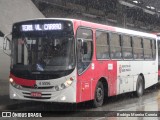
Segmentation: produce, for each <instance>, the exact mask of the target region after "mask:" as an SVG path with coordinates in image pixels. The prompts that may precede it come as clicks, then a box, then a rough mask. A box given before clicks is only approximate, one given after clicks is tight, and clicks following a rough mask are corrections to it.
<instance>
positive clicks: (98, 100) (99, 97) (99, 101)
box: [93, 81, 104, 107]
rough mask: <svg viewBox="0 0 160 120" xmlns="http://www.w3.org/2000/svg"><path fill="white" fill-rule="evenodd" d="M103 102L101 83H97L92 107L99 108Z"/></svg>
mask: <svg viewBox="0 0 160 120" xmlns="http://www.w3.org/2000/svg"><path fill="white" fill-rule="evenodd" d="M103 100H104V87H103V84H102V82H101V81H99V82H98V83H97V86H96V90H95V94H94V100H93V107H100V106H102V104H103Z"/></svg>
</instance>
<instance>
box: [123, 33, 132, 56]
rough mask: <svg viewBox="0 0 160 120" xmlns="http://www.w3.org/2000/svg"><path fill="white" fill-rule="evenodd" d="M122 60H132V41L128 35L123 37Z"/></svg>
mask: <svg viewBox="0 0 160 120" xmlns="http://www.w3.org/2000/svg"><path fill="white" fill-rule="evenodd" d="M122 38H123V48H122V52H123V58H124V59H132V57H133V54H132V39H131V37H130V36H128V35H123V36H122Z"/></svg>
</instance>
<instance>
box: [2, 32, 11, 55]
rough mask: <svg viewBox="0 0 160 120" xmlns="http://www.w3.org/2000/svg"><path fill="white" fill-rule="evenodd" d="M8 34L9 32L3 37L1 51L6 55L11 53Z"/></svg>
mask: <svg viewBox="0 0 160 120" xmlns="http://www.w3.org/2000/svg"><path fill="white" fill-rule="evenodd" d="M10 35H11V33H10V34H7V35H5V36H4V39H3V52H4V53H5V54H7V55H8V56H10V55H11V40H10V39H9V38H8V36H10Z"/></svg>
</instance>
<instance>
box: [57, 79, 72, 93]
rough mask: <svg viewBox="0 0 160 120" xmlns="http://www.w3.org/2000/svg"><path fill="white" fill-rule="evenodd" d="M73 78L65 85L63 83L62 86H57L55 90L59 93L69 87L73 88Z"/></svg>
mask: <svg viewBox="0 0 160 120" xmlns="http://www.w3.org/2000/svg"><path fill="white" fill-rule="evenodd" d="M73 80H74V79H73V78H72V77H70V78H69V79H68V80H66V81H65V82H64V83H62V84H61V85H57V86H55V90H56V91H59V90H62V89H65V88H67V87H69V86H71V84H72V83H73Z"/></svg>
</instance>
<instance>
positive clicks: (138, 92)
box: [136, 75, 144, 97]
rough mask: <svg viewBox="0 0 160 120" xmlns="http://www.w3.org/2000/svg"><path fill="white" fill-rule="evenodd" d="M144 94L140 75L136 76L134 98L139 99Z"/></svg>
mask: <svg viewBox="0 0 160 120" xmlns="http://www.w3.org/2000/svg"><path fill="white" fill-rule="evenodd" d="M143 93H144V80H143V77H142V76H141V75H139V76H138V79H137V85H136V96H137V97H141V96H142V95H143Z"/></svg>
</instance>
